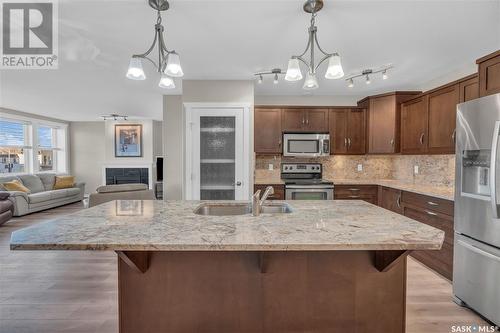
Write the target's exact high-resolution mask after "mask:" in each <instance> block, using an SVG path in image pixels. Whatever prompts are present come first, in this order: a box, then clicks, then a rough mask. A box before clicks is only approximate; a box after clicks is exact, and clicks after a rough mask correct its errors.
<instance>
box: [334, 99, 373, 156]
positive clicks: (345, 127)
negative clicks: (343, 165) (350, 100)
mask: <svg viewBox="0 0 500 333" xmlns="http://www.w3.org/2000/svg"><path fill="white" fill-rule="evenodd" d="M329 120H330V153H331V154H337V155H338V154H358V155H359V154H361V155H362V154H364V153H365V151H366V149H365V147H366V140H365V137H366V110H365V109H362V108H349V109H347V108H346V109H343V108H340V109H331V110H330V115H329Z"/></svg>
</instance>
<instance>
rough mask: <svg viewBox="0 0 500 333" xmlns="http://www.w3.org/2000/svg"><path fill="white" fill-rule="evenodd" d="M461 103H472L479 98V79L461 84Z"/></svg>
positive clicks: (472, 79) (475, 78)
mask: <svg viewBox="0 0 500 333" xmlns="http://www.w3.org/2000/svg"><path fill="white" fill-rule="evenodd" d="M459 89H460V103H463V102H467V101H471V100H473V99H476V98H478V97H479V78H478V77H477V75H476V76H475V77H473V78H470V79H468V80H465V81H462V82H460V85H459Z"/></svg>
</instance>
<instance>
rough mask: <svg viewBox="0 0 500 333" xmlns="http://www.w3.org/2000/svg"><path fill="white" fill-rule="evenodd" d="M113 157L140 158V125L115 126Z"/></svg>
mask: <svg viewBox="0 0 500 333" xmlns="http://www.w3.org/2000/svg"><path fill="white" fill-rule="evenodd" d="M115 157H142V125H129V124H126V125H115Z"/></svg>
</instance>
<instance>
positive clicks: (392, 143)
mask: <svg viewBox="0 0 500 333" xmlns="http://www.w3.org/2000/svg"><path fill="white" fill-rule="evenodd" d="M391 146H392V147H394V139H391Z"/></svg>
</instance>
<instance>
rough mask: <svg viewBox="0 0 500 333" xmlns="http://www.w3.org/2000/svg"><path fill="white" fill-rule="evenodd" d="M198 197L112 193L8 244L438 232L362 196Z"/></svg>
mask: <svg viewBox="0 0 500 333" xmlns="http://www.w3.org/2000/svg"><path fill="white" fill-rule="evenodd" d="M199 203H200V202H198V201H166V202H164V201H113V202H108V203H105V204H103V205H99V206H96V207H93V208H89V209H85V210H82V211H80V212H77V213H74V214H71V215H67V216H64V217H61V218H58V219H56V220H53V221H50V222H46V223H42V224H37V225H34V226H32V227H30V228H26V229H21V230H18V231H15V232H14V233H13V234H12V238H11V249H13V250H113V251H130V250H140V251H146V250H152V251H193V250H196V251H292V250H293V251H298V250H300V251H317V250H417V249H427V250H429V249H439V248H440V247H441V243H442V242H443V237H444V233H443V232H442V231H440V230H438V229H434V228H432V227H430V226H427V225H425V224H422V223H419V222H417V221H414V220H411V219H409V218H406V217H404V216H401V215H399V214H395V213H392V212H390V211H388V210H385V209H383V208H379V207H376V206H373V205H370V204H368V203H365V202H363V201H301V200H297V201H290V202H289V203H290V205H291V206H292V207H293V209H294V211H293V212H292V213H289V214H274V215H271V214H262V215H261V216H259V217H253V216H251V215H239V216H201V215H196V214H194V213H193V210H194V209H195V208H196V207H197V206H198V205H199Z"/></svg>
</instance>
